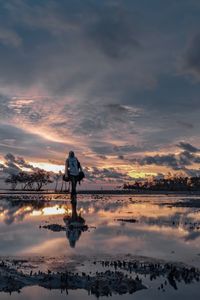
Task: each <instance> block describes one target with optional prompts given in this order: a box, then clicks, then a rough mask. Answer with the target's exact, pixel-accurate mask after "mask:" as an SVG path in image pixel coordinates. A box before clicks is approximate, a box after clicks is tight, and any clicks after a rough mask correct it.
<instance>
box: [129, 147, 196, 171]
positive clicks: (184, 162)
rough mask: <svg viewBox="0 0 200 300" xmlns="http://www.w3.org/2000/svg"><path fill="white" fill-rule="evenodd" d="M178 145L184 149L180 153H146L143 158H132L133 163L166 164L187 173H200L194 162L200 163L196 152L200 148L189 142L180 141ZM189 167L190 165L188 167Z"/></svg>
mask: <svg viewBox="0 0 200 300" xmlns="http://www.w3.org/2000/svg"><path fill="white" fill-rule="evenodd" d="M177 146H178V147H180V148H182V149H183V150H182V151H181V152H180V153H178V154H173V153H169V154H156V155H146V156H144V157H143V158H138V159H132V160H130V161H132V162H133V163H138V164H139V165H141V166H145V165H155V166H165V167H168V168H171V169H173V170H174V171H178V170H179V171H181V170H182V171H184V172H185V173H186V174H187V175H190V176H192V175H195V174H199V170H197V169H193V168H192V165H193V164H199V163H200V156H199V155H198V154H197V153H196V152H199V150H198V149H197V148H196V147H195V146H193V145H191V144H189V143H184V142H180V143H179V144H178V145H177ZM186 149H187V150H186ZM188 167H190V168H189V169H188Z"/></svg>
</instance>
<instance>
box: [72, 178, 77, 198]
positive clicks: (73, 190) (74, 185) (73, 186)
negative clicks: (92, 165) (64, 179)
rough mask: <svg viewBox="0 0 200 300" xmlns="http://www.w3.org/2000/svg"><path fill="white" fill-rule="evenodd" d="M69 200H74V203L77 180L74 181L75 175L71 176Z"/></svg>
mask: <svg viewBox="0 0 200 300" xmlns="http://www.w3.org/2000/svg"><path fill="white" fill-rule="evenodd" d="M71 184H72V186H71V188H72V190H71V201H73V202H75V203H76V185H77V181H76V178H75V176H72V178H71Z"/></svg>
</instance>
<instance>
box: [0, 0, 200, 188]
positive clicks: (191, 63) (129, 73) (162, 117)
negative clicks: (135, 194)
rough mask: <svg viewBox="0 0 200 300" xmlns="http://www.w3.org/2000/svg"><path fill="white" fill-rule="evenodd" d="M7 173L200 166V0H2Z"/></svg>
mask: <svg viewBox="0 0 200 300" xmlns="http://www.w3.org/2000/svg"><path fill="white" fill-rule="evenodd" d="M0 15H1V16H0V66H1V67H0V170H1V171H0V176H3V175H2V173H4V175H5V173H9V172H11V171H12V169H13V166H14V169H16V166H17V167H19V168H21V167H23V165H24V164H29V166H34V167H36V166H37V167H41V168H44V169H47V170H52V171H56V172H57V171H58V170H63V165H64V161H65V158H66V156H67V153H68V152H69V150H74V151H75V153H76V155H77V157H78V158H79V160H80V161H81V163H82V165H83V167H84V168H85V170H86V171H87V174H88V178H89V179H90V180H91V181H93V182H95V180H97V179H99V180H102V181H103V182H107V181H112V180H113V181H116V182H117V181H127V180H131V179H132V178H138V177H147V176H152V175H154V176H162V175H163V174H168V173H169V172H172V173H173V172H183V173H184V174H187V175H196V174H197V175H198V174H199V162H200V137H199V130H200V122H199V113H200V98H199V96H200V30H199V28H200V18H199V15H200V2H199V1H198V0H190V1H188V0H168V1H164V0H163V1H162V0H151V1H149V0H101V1H98V0H84V1H82V0H65V1H64V0H60V1H56V0H48V1H46V0H43V1H37V0H34V1H33V0H32V1H31V0H26V1H25V0H9V1H1V0H0Z"/></svg>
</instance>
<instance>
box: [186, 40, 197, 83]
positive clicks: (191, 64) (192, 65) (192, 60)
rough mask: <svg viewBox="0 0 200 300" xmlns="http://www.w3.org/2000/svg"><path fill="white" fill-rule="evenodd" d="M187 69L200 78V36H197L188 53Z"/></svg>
mask: <svg viewBox="0 0 200 300" xmlns="http://www.w3.org/2000/svg"><path fill="white" fill-rule="evenodd" d="M185 68H186V69H188V71H189V72H192V73H193V74H194V75H196V76H197V77H198V78H200V77H199V76H200V34H197V35H195V37H194V38H193V39H192V41H191V43H190V46H189V48H188V50H187V53H186V58H185Z"/></svg>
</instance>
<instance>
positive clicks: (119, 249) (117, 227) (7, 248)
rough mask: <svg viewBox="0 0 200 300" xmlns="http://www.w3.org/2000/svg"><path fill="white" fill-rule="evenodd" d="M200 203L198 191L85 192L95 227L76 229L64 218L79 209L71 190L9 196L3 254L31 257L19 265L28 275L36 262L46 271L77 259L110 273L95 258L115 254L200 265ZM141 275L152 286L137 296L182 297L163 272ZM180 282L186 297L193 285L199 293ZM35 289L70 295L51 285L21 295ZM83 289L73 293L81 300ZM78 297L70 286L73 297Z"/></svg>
mask: <svg viewBox="0 0 200 300" xmlns="http://www.w3.org/2000/svg"><path fill="white" fill-rule="evenodd" d="M199 201H200V198H198V197H191V196H188V197H187V196H184V197H183V196H166V195H163V196H134V197H130V196H122V195H120V196H113V197H109V196H105V197H104V196H100V197H99V196H86V195H85V196H79V201H78V213H79V214H81V216H82V218H84V220H85V224H87V226H88V230H85V231H82V230H80V228H78V229H76V230H73V231H72V230H70V229H69V228H67V227H66V223H65V221H64V217H65V216H66V215H69V214H71V205H70V202H69V198H68V196H67V195H66V196H63V195H52V196H49V195H46V196H45V195H42V196H41V195H33V194H31V195H23V199H22V197H20V195H15V196H9V197H8V196H5V195H1V199H0V238H1V248H0V256H1V258H2V259H5V257H7V259H12V257H13V256H14V257H20V258H27V262H26V266H25V263H22V264H21V266H20V264H18V269H20V267H21V270H22V271H23V272H25V273H27V274H28V273H29V272H30V269H33V270H34V267H35V269H36V270H38V269H39V268H40V269H41V270H42V271H47V270H48V269H51V270H53V269H54V270H56V271H59V269H60V270H62V271H63V270H64V268H65V263H66V264H68V267H69V263H71V269H73V270H75V269H77V272H85V273H89V272H93V271H95V272H96V271H97V270H101V272H104V271H106V270H112V268H113V267H112V266H109V268H107V269H105V266H104V267H102V265H100V264H97V265H95V266H93V263H92V261H91V260H92V259H93V258H96V260H100V259H101V257H105V256H107V257H110V258H109V259H110V260H112V258H113V257H116V256H117V255H120V259H123V256H126V255H127V254H130V255H131V256H134V257H137V256H145V257H148V258H151V259H162V260H165V261H172V262H177V261H178V262H183V263H186V264H189V265H192V266H195V267H200V250H199V249H200V212H199V205H198V203H199ZM59 229H60V230H59ZM61 229H62V230H61ZM33 258H35V261H36V262H35V266H34V262H33V263H32V265H29V261H30V260H33ZM37 258H38V261H39V263H38V262H37ZM83 260H84V263H83ZM88 261H89V263H88ZM120 271H123V272H125V271H126V270H120ZM134 275H136V273H135V274H134ZM140 277H141V278H142V280H143V282H144V283H145V284H146V285H147V286H148V289H147V290H145V291H138V292H137V293H136V294H135V295H134V297H137V299H145V297H147V295H148V299H151V298H152V299H156V298H157V297H159V299H160V297H161V298H162V299H165V297H166V296H165V295H167V296H168V297H169V296H170V297H171V296H172V297H173V295H174V297H175V294H174V291H173V287H171V288H160V289H159V287H160V285H161V284H162V283H163V284H164V282H165V281H163V280H161V279H162V278H161V277H162V276H158V278H157V279H156V280H153V281H152V280H150V279H148V278H147V277H149V276H146V277H145V276H144V274H140ZM169 286H170V285H169ZM178 286H179V288H178V291H177V290H176V293H178V295H179V296H180V297H183V299H186V298H184V297H185V295H186V294H187V293H188V295H189V292H191V286H192V287H193V294H194V295H196V294H195V293H196V292H200V288H199V283H198V282H196V283H191V284H185V283H183V282H180V283H178ZM29 289H32V290H34V293H33V294H32V295H35V298H36V296H37V295H43V294H44V296H43V297H42V298H43V299H45V297H48V298H49V299H51V298H50V297H52V295H54V297H55V295H56V297H57V298H58V299H62V297H63V294H60V291H59V292H58V291H55V290H53V291H51V292H49V291H47V290H45V289H44V288H43V289H42V290H44V291H43V292H41V294H40V292H39V291H40V289H41V288H38V287H26V288H24V289H23V290H22V295H21V296H20V297H21V298H20V299H23V298H22V297H26V293H27V290H29ZM163 290H164V291H163ZM183 290H184V293H183V295H182V292H181V291H183ZM42 293H43V294H42ZM83 294H84V295H85V291H83V290H81V291H79V290H76V292H74V291H72V293H71V296H73V298H74V297H75V298H77V299H78V297H83ZM86 295H87V293H86ZM136 295H137V296H136ZM176 295H177V294H176ZM181 295H182V296H181ZM71 296H70V291H69V295H68V297H71ZM6 297H7V296H5V294H4V293H1V294H0V299H7V298H6ZM12 297H13V299H18V298H17V297H18V294H16V293H14V294H12ZM59 297H60V298H59ZM89 297H94V296H91V295H90V296H89ZM112 297H114V298H117V297H118V296H117V295H113V296H112ZM123 297H124V298H126V297H131V296H127V295H123ZM29 299H34V298H29Z"/></svg>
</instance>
